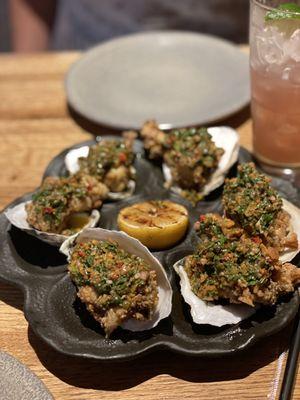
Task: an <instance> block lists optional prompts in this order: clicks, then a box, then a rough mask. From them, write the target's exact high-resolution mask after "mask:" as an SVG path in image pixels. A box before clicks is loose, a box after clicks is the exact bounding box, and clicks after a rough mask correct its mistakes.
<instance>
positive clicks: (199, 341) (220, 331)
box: [0, 142, 300, 361]
mask: <svg viewBox="0 0 300 400" xmlns="http://www.w3.org/2000/svg"><path fill="white" fill-rule="evenodd" d="M91 143H92V142H89V143H88V144H91ZM84 144H86V143H84ZM82 145H83V144H80V145H78V147H79V146H82ZM68 151H69V149H67V150H66V151H64V152H63V153H61V154H60V155H59V156H57V157H56V158H55V159H54V160H53V161H52V162H51V163H50V165H49V167H48V168H47V170H46V172H45V175H46V176H48V175H60V174H63V173H64V157H65V154H66V153H67V152H68ZM250 159H251V155H250V154H249V153H248V152H247V151H245V150H244V149H241V150H240V154H239V160H240V162H246V161H250ZM136 165H137V166H138V168H137V167H136ZM136 165H135V167H136V169H137V185H136V191H135V193H134V195H133V196H132V197H131V198H130V199H126V200H122V201H118V202H114V203H112V202H111V203H109V202H108V203H105V204H104V205H103V207H102V209H101V219H100V223H99V225H100V227H102V228H105V229H110V230H116V229H117V215H118V212H119V210H120V209H121V208H123V207H125V206H127V205H131V204H133V203H135V202H138V201H144V200H149V199H153V198H156V199H170V200H172V201H176V202H178V203H180V204H182V205H184V206H185V207H186V208H187V209H188V211H189V217H190V224H189V228H188V231H187V234H186V236H185V237H184V239H183V240H182V241H181V242H180V243H179V244H177V245H176V246H174V247H172V248H171V249H167V250H164V251H159V252H153V255H154V256H155V257H157V258H158V260H159V261H160V262H161V263H162V265H163V266H164V268H165V270H166V274H167V276H168V278H169V281H170V283H171V286H172V290H173V299H172V312H171V314H170V316H169V317H168V318H165V319H163V320H162V321H160V322H159V324H158V325H157V326H156V327H155V328H153V329H151V330H147V331H142V332H131V331H128V330H125V329H121V328H118V329H117V330H116V331H115V332H114V333H113V335H112V336H111V338H110V339H105V337H104V332H103V330H102V329H101V327H100V325H99V324H98V323H97V322H95V321H94V319H93V318H92V317H91V316H90V315H89V313H88V312H87V311H86V309H85V306H84V305H83V304H82V303H81V302H80V300H79V299H77V297H76V288H75V286H74V284H73V283H72V282H71V279H70V278H69V275H68V274H67V265H66V257H65V256H64V255H62V254H60V253H59V252H58V250H57V249H55V248H54V247H52V246H50V245H48V244H46V243H44V242H41V241H40V240H38V239H37V238H35V237H33V236H31V235H28V234H26V233H25V232H23V231H21V230H19V229H17V228H15V227H13V226H11V224H10V223H9V222H8V220H7V219H6V217H5V216H4V213H3V212H2V213H1V214H0V229H1V230H0V278H1V279H2V280H4V281H5V282H7V283H11V284H15V285H17V286H18V287H19V288H20V289H21V290H22V291H23V292H24V314H25V317H26V318H27V320H28V322H29V324H30V326H31V327H32V329H33V330H34V332H35V333H36V334H37V335H38V336H39V337H41V338H42V339H43V340H44V341H45V342H47V343H48V344H49V345H50V346H52V347H53V348H54V349H56V350H57V351H59V352H61V353H64V354H66V355H72V356H80V357H85V358H93V359H98V360H106V361H114V360H130V359H134V358H136V357H138V356H141V355H143V354H146V353H149V352H151V351H154V350H159V349H169V350H172V351H175V352H178V353H181V354H185V355H192V356H205V357H220V356H224V355H229V354H233V353H237V352H239V351H242V350H243V349H246V348H248V347H249V346H251V345H253V344H254V343H255V342H257V341H258V340H259V339H261V338H263V337H266V336H269V335H271V334H274V333H276V332H278V331H279V330H281V329H282V328H284V327H285V326H286V325H287V324H288V323H289V322H290V321H291V320H292V319H293V318H294V316H295V315H296V312H297V309H298V306H299V295H298V292H297V291H295V292H294V293H293V294H291V295H289V296H285V297H283V298H281V299H280V300H279V302H278V303H277V304H276V305H275V306H273V307H262V308H260V309H259V310H257V311H256V313H255V314H254V315H252V316H250V317H249V318H247V319H246V320H244V321H241V322H239V323H237V324H235V325H226V326H223V327H213V326H210V325H197V324H195V323H194V322H193V321H192V317H191V315H190V308H189V306H188V305H187V304H186V303H185V301H184V299H183V297H182V296H181V293H180V284H179V278H178V276H177V274H176V273H175V271H174V269H173V265H174V264H175V263H176V262H177V261H178V260H180V259H182V258H183V257H185V256H186V255H188V254H191V253H192V249H193V246H194V245H195V243H196V241H197V236H196V234H195V232H194V231H193V229H192V225H193V222H194V221H195V220H196V219H197V218H198V217H199V214H205V213H208V212H220V211H221V202H220V190H218V191H215V192H214V193H212V194H211V195H210V196H209V197H208V198H206V199H205V200H204V201H201V202H199V203H198V205H197V207H192V206H191V204H190V203H189V202H188V201H186V200H185V199H183V198H181V197H179V196H178V195H177V194H175V193H172V192H171V191H169V190H167V189H165V188H164V187H163V182H164V178H163V175H162V173H161V169H160V168H159V167H157V166H155V165H152V164H150V163H149V162H148V161H147V160H145V159H144V158H143V157H142V156H141V157H137V160H136ZM231 172H233V171H231ZM145 174H146V175H145ZM143 176H148V182H147V185H145V184H144V182H143ZM274 186H275V187H276V188H277V189H278V190H279V191H280V193H281V194H282V195H283V196H284V197H285V198H287V199H288V200H289V201H291V202H293V203H295V204H297V203H299V202H300V198H299V197H298V195H297V192H296V191H295V190H294V189H293V188H292V187H291V185H290V184H289V183H288V182H284V181H282V180H280V179H276V180H274ZM154 193H155V195H154ZM29 198H30V194H29V195H26V196H23V197H22V198H20V199H17V200H15V201H14V202H13V203H12V204H10V205H9V206H8V207H12V206H14V205H17V204H19V203H20V202H22V201H27V200H28V199H29ZM295 263H297V258H296V260H295Z"/></svg>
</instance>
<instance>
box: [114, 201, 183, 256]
mask: <svg viewBox="0 0 300 400" xmlns="http://www.w3.org/2000/svg"><path fill="white" fill-rule="evenodd" d="M188 223H189V219H188V211H187V209H186V208H185V207H183V206H182V205H180V204H177V203H174V202H172V201H169V200H159V201H147V202H143V203H137V204H134V205H133V206H130V207H125V208H123V209H122V210H121V211H120V213H119V215H118V226H119V229H120V230H121V231H124V232H126V233H127V234H128V235H130V236H132V237H134V238H136V239H138V240H139V241H140V242H142V243H143V244H144V245H145V246H147V247H149V248H150V249H158V250H160V249H165V248H168V247H171V246H172V245H174V244H175V243H177V242H178V241H179V240H180V239H182V237H183V236H184V234H185V232H186V230H187V227H188Z"/></svg>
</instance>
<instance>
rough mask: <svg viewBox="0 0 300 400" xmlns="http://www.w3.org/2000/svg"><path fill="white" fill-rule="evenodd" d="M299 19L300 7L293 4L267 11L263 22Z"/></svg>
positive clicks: (285, 4) (282, 5)
mask: <svg viewBox="0 0 300 400" xmlns="http://www.w3.org/2000/svg"><path fill="white" fill-rule="evenodd" d="M283 19H284V20H286V19H300V6H299V5H297V4H295V3H284V4H281V5H280V6H278V7H277V8H276V9H274V10H272V11H268V12H267V13H266V16H265V21H279V20H283Z"/></svg>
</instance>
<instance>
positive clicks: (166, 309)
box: [60, 228, 172, 331]
mask: <svg viewBox="0 0 300 400" xmlns="http://www.w3.org/2000/svg"><path fill="white" fill-rule="evenodd" d="M92 239H95V240H100V241H101V240H108V239H111V240H114V241H115V242H117V243H118V244H119V245H120V246H121V247H122V248H123V249H124V250H126V251H128V253H130V254H135V255H137V256H138V257H141V258H143V259H144V260H145V261H146V262H148V264H149V265H150V266H151V267H152V268H153V270H154V271H155V272H156V274H157V284H158V297H159V299H158V305H157V308H156V311H155V313H154V316H153V318H152V319H151V320H149V321H137V320H135V319H129V320H128V321H126V322H124V323H123V324H122V325H121V326H122V328H124V329H128V330H131V331H144V330H147V329H151V328H154V327H155V326H156V325H157V324H158V323H159V321H160V320H162V319H164V318H167V317H168V316H169V315H170V313H171V310H172V288H171V285H170V282H169V280H168V278H167V274H166V272H165V270H164V268H163V266H162V265H161V264H160V262H159V261H158V260H157V258H155V257H154V256H153V255H152V254H151V253H150V251H149V250H148V249H147V247H145V246H144V245H143V244H142V243H141V242H140V241H138V240H137V239H134V238H132V237H131V236H129V235H127V234H126V233H124V232H117V231H110V230H107V229H102V228H94V229H84V230H83V231H82V232H81V233H79V234H76V235H73V236H71V237H69V238H68V239H67V240H66V241H65V242H64V243H63V244H62V246H61V247H60V252H61V253H63V254H65V255H66V256H67V257H68V260H70V256H71V254H72V249H73V248H74V246H75V244H76V243H78V242H85V241H88V240H92Z"/></svg>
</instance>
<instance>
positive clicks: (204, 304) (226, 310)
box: [174, 258, 256, 327]
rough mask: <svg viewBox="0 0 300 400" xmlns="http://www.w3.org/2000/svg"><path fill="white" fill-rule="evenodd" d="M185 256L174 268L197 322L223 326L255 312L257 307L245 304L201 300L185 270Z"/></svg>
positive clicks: (182, 292) (234, 322)
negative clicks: (194, 291) (222, 303)
mask: <svg viewBox="0 0 300 400" xmlns="http://www.w3.org/2000/svg"><path fill="white" fill-rule="evenodd" d="M183 265H184V258H183V259H182V260H179V261H177V262H176V263H175V264H174V269H175V271H176V272H177V274H178V275H179V277H180V288H181V294H182V296H183V298H184V300H185V302H186V303H187V304H189V305H190V307H191V316H192V318H193V321H194V322H195V323H196V324H209V325H213V326H219V327H220V326H223V325H229V324H237V323H238V322H240V321H242V320H243V319H246V318H248V317H250V316H251V315H252V314H254V313H255V311H256V310H255V308H253V307H250V306H247V305H243V304H230V305H226V306H223V305H221V304H214V303H210V302H208V301H204V300H201V299H200V298H199V297H198V296H196V295H195V294H194V293H193V291H192V288H191V285H190V281H189V278H188V276H187V273H186V272H185V270H184V267H183Z"/></svg>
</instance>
